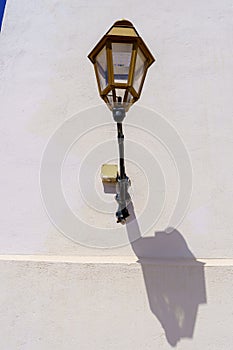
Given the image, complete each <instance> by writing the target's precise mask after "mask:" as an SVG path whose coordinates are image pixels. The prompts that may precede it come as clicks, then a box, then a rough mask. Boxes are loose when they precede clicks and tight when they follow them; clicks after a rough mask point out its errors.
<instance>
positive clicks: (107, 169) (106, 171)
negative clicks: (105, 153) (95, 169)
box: [101, 164, 118, 183]
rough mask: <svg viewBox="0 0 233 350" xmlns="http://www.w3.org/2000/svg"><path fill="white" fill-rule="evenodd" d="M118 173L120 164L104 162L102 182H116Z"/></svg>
mask: <svg viewBox="0 0 233 350" xmlns="http://www.w3.org/2000/svg"><path fill="white" fill-rule="evenodd" d="M117 175H118V166H117V165H116V164H103V165H102V167H101V179H102V182H108V183H109V182H110V183H116V182H117Z"/></svg>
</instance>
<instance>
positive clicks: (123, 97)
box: [107, 89, 133, 109]
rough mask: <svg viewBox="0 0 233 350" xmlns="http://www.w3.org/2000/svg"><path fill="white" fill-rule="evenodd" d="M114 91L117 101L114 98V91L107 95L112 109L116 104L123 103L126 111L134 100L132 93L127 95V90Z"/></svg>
mask: <svg viewBox="0 0 233 350" xmlns="http://www.w3.org/2000/svg"><path fill="white" fill-rule="evenodd" d="M114 91H115V94H114V95H116V98H115V99H114V98H113V91H110V92H109V93H108V95H107V97H108V101H109V105H110V107H114V105H115V104H116V103H121V104H122V106H124V107H125V108H126V109H127V108H129V106H130V104H131V103H132V100H133V96H132V95H131V93H130V92H128V93H127V92H126V89H114ZM119 97H120V99H119ZM110 109H111V108H110Z"/></svg>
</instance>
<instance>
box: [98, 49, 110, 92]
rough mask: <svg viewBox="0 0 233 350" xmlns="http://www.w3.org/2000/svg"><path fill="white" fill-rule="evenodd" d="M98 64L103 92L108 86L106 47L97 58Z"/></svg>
mask: <svg viewBox="0 0 233 350" xmlns="http://www.w3.org/2000/svg"><path fill="white" fill-rule="evenodd" d="M96 64H97V71H98V76H99V82H100V88H101V90H102V91H103V90H104V89H105V88H106V86H107V85H108V67H107V53H106V47H104V48H103V49H102V50H101V51H100V52H99V53H98V55H97V56H96Z"/></svg>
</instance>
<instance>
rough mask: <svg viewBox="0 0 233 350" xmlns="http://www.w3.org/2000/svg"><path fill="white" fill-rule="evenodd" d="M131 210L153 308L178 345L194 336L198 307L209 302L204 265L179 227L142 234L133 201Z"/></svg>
mask: <svg viewBox="0 0 233 350" xmlns="http://www.w3.org/2000/svg"><path fill="white" fill-rule="evenodd" d="M128 209H129V211H130V220H129V222H128V223H127V224H126V228H127V233H128V237H129V241H130V242H131V246H132V249H133V251H134V253H135V254H136V256H137V257H138V259H139V260H138V262H139V263H140V264H141V268H142V272H143V277H144V282H145V286H146V291H147V296H148V301H149V305H150V309H151V311H152V312H153V314H154V315H155V316H156V318H157V319H158V320H159V322H160V324H161V326H162V327H163V329H164V331H165V335H166V338H167V341H168V343H169V344H170V345H171V346H173V347H175V346H176V344H177V343H178V342H179V341H180V340H181V339H182V338H192V337H193V333H194V327H195V323H196V317H197V311H198V306H199V304H205V303H206V302H207V300H206V288H205V275H204V264H203V263H201V262H198V261H197V260H196V259H195V256H194V255H193V254H192V252H191V251H190V249H189V248H188V245H187V243H186V242H185V239H184V237H183V236H182V234H181V233H180V232H179V231H178V230H176V229H174V230H173V231H172V233H169V234H168V233H166V232H164V231H161V232H155V237H142V236H141V233H140V229H139V225H138V222H137V219H136V217H135V213H134V209H133V204H132V203H131V204H130V205H129V208H128ZM135 238H137V239H136V240H135Z"/></svg>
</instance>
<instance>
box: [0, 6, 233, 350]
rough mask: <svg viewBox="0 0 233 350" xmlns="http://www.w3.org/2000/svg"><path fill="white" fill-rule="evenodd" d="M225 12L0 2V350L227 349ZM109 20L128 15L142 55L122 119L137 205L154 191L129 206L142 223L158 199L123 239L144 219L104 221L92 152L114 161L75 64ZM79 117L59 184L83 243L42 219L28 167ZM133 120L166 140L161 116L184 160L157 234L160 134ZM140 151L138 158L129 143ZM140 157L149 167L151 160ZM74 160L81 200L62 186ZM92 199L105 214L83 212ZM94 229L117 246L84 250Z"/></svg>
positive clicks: (228, 50)
mask: <svg viewBox="0 0 233 350" xmlns="http://www.w3.org/2000/svg"><path fill="white" fill-rule="evenodd" d="M232 12H233V7H232V2H231V1H228V0H224V1H222V2H219V1H211V2H209V1H183V0H175V1H172V2H171V1H161V0H158V1H155V2H151V1H147V0H146V1H143V2H142V1H136V2H133V3H132V2H131V1H123V0H119V1H105V0H104V1H103V0H102V1H99V0H98V1H81V0H80V1H73V0H72V1H65V0H60V1H56V0H50V1H48V0H42V1H35V0H33V1H26V0H21V1H16V0H8V1H7V6H6V11H5V17H4V21H3V26H2V32H1V34H0V38H1V40H0V76H1V84H0V104H1V109H0V111H1V118H0V133H1V134H0V135H1V138H0V140H1V147H0V157H1V172H0V191H1V192H0V193H1V195H0V203H1V206H0V209H1V235H0V254H1V256H0V260H1V261H0V271H1V273H0V278H1V283H0V284H1V289H0V298H1V300H2V302H1V303H0V304H1V318H0V322H1V323H0V324H1V326H0V329H1V331H2V332H3V333H2V336H1V337H0V338H1V340H0V344H1V349H4V350H8V349H14V350H16V349H17V350H18V349H20V350H21V349H24V350H25V349H30V350H31V349H33V350H35V349H41V348H42V347H43V349H46V350H47V349H48V350H50V349H53V348H54V347H56V349H58V350H63V349H73V348H74V346H78V347H80V348H82V349H88V350H89V349H94V348H95V349H122V348H127V349H154V348H155V347H157V348H159V349H169V348H171V347H175V346H177V348H178V349H182V350H183V349H195V350H196V349H199V348H201V349H205V350H206V349H211V350H213V349H216V350H221V349H224V350H225V349H231V348H232V340H233V339H232V331H231V328H232V327H231V325H232V308H233V305H232V298H231V294H232V293H231V291H232V266H233V264H232V261H233V260H232V259H233V252H232V247H233V235H232V233H231V231H232V224H233V216H232V208H231V202H232V175H233V163H232V161H231V160H232V129H233V122H232V73H233V63H232V54H233V52H232V51H233V42H232V29H233V28H232ZM121 18H127V19H129V20H130V21H132V22H133V23H134V25H135V26H136V28H137V29H138V31H139V33H140V34H141V35H142V37H143V38H144V39H145V41H146V43H147V44H148V46H149V48H150V49H151V51H152V52H153V54H154V55H155V57H156V59H157V62H156V63H155V64H154V65H153V66H152V67H151V68H150V70H149V73H148V77H147V79H146V83H145V86H144V89H143V94H142V97H141V100H140V101H139V102H138V103H137V106H134V107H132V109H131V111H130V112H129V113H128V116H127V119H126V124H127V123H128V125H126V128H125V134H126V155H127V152H128V161H127V170H128V171H129V175H130V177H131V179H132V182H133V201H134V206H135V208H136V214H138V213H139V212H140V213H141V212H143V210H144V209H143V208H144V206H145V205H146V200H147V197H146V195H147V192H148V187H147V185H148V184H147V180H148V181H149V180H150V181H151V182H152V184H153V185H154V186H155V187H154V192H153V191H152V190H151V192H153V200H154V202H153V203H154V204H153V205H154V206H153V205H151V206H150V207H148V208H147V209H146V210H144V211H145V212H146V213H148V222H149V221H150V220H152V221H153V219H154V218H153V215H154V212H156V210H157V205H159V204H160V200H161V199H164V198H165V206H164V211H163V212H162V215H161V217H159V220H158V222H157V223H155V224H153V225H152V226H151V228H150V229H149V230H148V232H147V235H146V237H144V238H141V239H139V240H137V241H134V242H132V243H131V244H129V242H128V239H129V238H130V239H132V238H135V237H136V236H137V235H139V234H140V233H141V234H142V233H143V232H142V227H143V222H141V221H140V218H138V222H137V221H136V222H135V221H134V223H133V224H132V225H130V226H128V227H127V228H126V227H121V228H119V226H117V225H116V224H115V222H114V221H115V218H114V211H115V207H116V204H115V203H114V200H113V197H112V195H108V197H106V196H107V195H105V194H103V189H102V185H101V182H100V178H99V174H98V171H99V167H100V165H101V161H102V160H101V159H102V158H101V157H100V156H102V157H103V159H104V157H105V152H106V158H108V159H106V160H110V159H111V158H112V159H114V158H116V156H117V147H116V140H115V136H116V135H115V125H114V124H113V123H112V117H111V114H110V113H109V111H108V110H107V108H106V107H105V106H104V105H103V103H102V102H101V100H100V99H99V97H98V95H97V87H96V83H95V78H94V73H93V68H92V66H91V64H90V62H89V61H88V59H87V54H88V53H89V52H90V50H91V49H92V47H93V46H94V45H95V44H96V42H97V41H98V39H99V38H100V37H101V36H102V35H103V34H104V33H105V32H106V31H107V29H108V28H109V27H110V26H111V25H112V23H113V22H114V21H116V20H118V19H121ZM101 104H102V106H101ZM99 105H100V106H99ZM72 116H75V117H74V118H73V119H69V118H71V117H72ZM76 116H78V117H80V125H79V122H78V121H79V119H76ZM92 116H93V126H95V128H94V129H93V130H91V131H90V130H89V133H88V134H87V135H85V137H83V138H82V139H81V140H80V141H79V142H77V143H76V144H75V147H73V148H72V149H71V151H70V154H69V155H68V156H67V158H66V159H67V163H64V164H65V165H66V167H65V168H64V171H63V179H62V180H63V189H64V191H65V194H66V195H67V198H69V203H70V204H71V205H73V208H72V209H74V211H76V212H78V213H79V214H80V215H81V217H82V220H83V221H84V222H88V223H89V224H91V228H90V229H89V226H88V225H86V224H84V226H83V224H81V221H82V220H81V221H80V225H76V226H75V229H76V230H77V237H78V238H80V237H82V238H86V240H87V242H88V243H89V247H87V246H85V244H84V241H85V239H84V240H82V239H81V241H80V239H78V238H77V237H76V238H77V239H75V240H76V242H74V241H72V240H71V239H69V238H67V237H66V236H70V235H69V234H68V233H66V232H65V233H66V236H65V235H63V234H62V233H61V232H60V231H59V230H58V228H57V227H56V226H54V225H53V224H52V222H51V221H50V219H49V217H48V215H47V213H46V210H45V207H44V205H43V202H42V198H41V193H40V185H39V173H40V164H41V159H42V155H43V153H44V151H45V149H46V145H47V143H48V141H49V139H50V138H51V136H52V135H53V133H54V132H55V130H56V129H57V128H58V127H59V126H61V125H62V129H61V132H60V135H61V136H64V135H63V133H64V130H65V129H64V128H63V126H64V125H66V126H67V125H68V132H70V135H73V136H75V135H76V133H77V135H78V134H79V133H80V132H81V130H85V125H87V124H85V123H89V124H88V127H89V128H91V126H92V122H91V120H92V119H91V118H92ZM153 118H155V119H153ZM66 120H69V122H68V123H65V124H64V122H65V121H66ZM136 120H137V121H140V123H142V125H143V126H144V127H145V128H147V129H149V130H150V131H151V132H152V134H154V135H155V136H156V137H159V136H163V137H165V136H167V134H166V132H165V133H164V134H163V135H160V131H159V130H160V129H159V127H158V126H159V120H160V121H162V120H163V121H165V124H166V125H167V128H168V129H166V130H170V129H169V127H168V125H169V122H170V123H171V125H173V129H172V130H173V131H174V130H176V132H177V133H178V134H179V135H180V137H181V138H182V140H183V142H184V144H185V146H186V149H187V151H188V154H189V156H190V159H191V162H192V169H193V180H192V184H193V191H192V197H191V202H190V205H189V209H188V212H187V213H186V215H185V217H184V218H183V221H182V222H181V223H180V225H179V226H177V227H176V230H175V231H174V232H173V233H171V234H167V233H165V231H164V230H165V229H166V227H167V225H168V224H169V220H168V219H169V215H170V212H171V210H172V207H173V206H174V205H175V200H176V195H177V191H179V181H178V180H179V178H178V176H177V173H176V171H175V170H176V169H175V168H174V164H173V165H172V161H171V159H169V157H168V154H165V153H166V152H165V149H164V148H163V147H161V143H159V142H155V143H154V141H155V139H153V140H152V139H151V138H150V137H149V133H148V132H147V133H145V132H144V131H142V130H139V129H137V130H136V129H135V128H133V126H132V125H133V124H135V123H136ZM152 120H153V122H152ZM154 120H156V123H157V124H156V126H155V124H154ZM70 121H71V122H70ZM73 121H75V123H76V124H75V123H74V124H72V123H73ZM69 123H70V124H69ZM104 123H110V124H109V125H107V126H102V124H104ZM98 124H99V125H100V127H96V125H97V126H98ZM129 124H131V126H130V125H129ZM70 126H71V127H70ZM73 126H75V127H73ZM168 135H169V133H168ZM173 135H174V134H173ZM61 140H62V142H63V141H65V139H63V138H61ZM111 140H112V141H111ZM101 141H103V142H106V144H104V147H105V148H104V147H102V146H101ZM133 141H134V142H136V143H133ZM62 142H61V144H58V146H59V147H55V148H54V149H55V153H54V159H51V162H50V166H51V169H52V168H53V166H54V164H55V163H56V151H57V152H59V151H60V146H63V144H62ZM139 144H140V145H143V146H144V147H145V149H146V150H147V151H145V150H144V151H140V152H136V151H135V150H137V146H138V145H139ZM95 145H98V147H97V146H95ZM133 145H134V146H133ZM101 147H102V148H101ZM90 149H92V153H89V151H90ZM101 152H102V153H101ZM130 152H132V153H130ZM143 152H144V153H143ZM131 154H132V155H133V156H134V157H135V159H132V162H131V159H130V158H131ZM151 154H152V155H154V156H155V157H156V158H157V162H158V164H159V165H160V166H161V167H162V168H163V169H162V172H160V170H159V167H156V166H155V165H153V167H152V165H151V163H150V158H147V157H146V155H147V156H148V155H151ZM82 157H83V159H84V162H83V163H82ZM85 157H86V158H85ZM98 157H100V160H99V158H98ZM147 159H148V160H147ZM176 161H177V162H178V161H179V153H178V156H177V159H176ZM95 162H96V163H95ZM143 162H144V163H143ZM80 164H84V166H83V174H84V175H85V176H83V177H82V181H83V182H82V190H83V193H84V195H88V196H89V197H88V201H89V202H88V205H86V204H85V201H83V199H82V197H81V192H80V191H78V190H77V172H78V167H79V166H80ZM93 164H94V165H93ZM155 164H157V163H155ZM138 165H139V166H138ZM140 165H141V168H140ZM76 167H77V168H76ZM143 171H144V172H143ZM162 173H164V178H163V177H160V175H161V174H162ZM51 174H52V173H51ZM146 177H147V178H146ZM152 177H153V179H151V178H152ZM51 180H52V182H53V177H52V176H51ZM163 180H166V181H163ZM54 181H55V180H54ZM56 181H57V179H56ZM52 182H51V183H52ZM93 184H94V185H95V186H94V187H93V188H95V191H93V190H92V187H91V186H93ZM164 184H166V196H165V197H164V198H163V194H164V188H160V187H161V186H164ZM180 185H181V186H182V185H183V184H180ZM144 188H145V191H144ZM149 190H150V189H149ZM96 194H98V196H99V197H98V196H96ZM97 199H98V200H97ZM104 200H105V202H104ZM96 201H97V205H98V203H101V205H102V204H103V207H104V208H105V209H106V208H109V211H110V212H109V213H107V214H103V212H101V211H100V212H98V211H97V210H94V211H93V208H92V205H94V204H96ZM80 203H81V204H80ZM104 205H105V206H104ZM56 207H59V200H58V197H57V195H56V193H55V194H54V208H55V210H56ZM157 214H158V213H157ZM157 214H156V215H157ZM136 216H137V215H136ZM59 220H61V222H62V220H63V217H62V216H61V217H59ZM64 220H65V219H64ZM143 220H144V221H146V220H145V219H142V221H143ZM83 221H82V222H83ZM141 224H142V225H141ZM83 227H84V228H85V230H86V231H85V232H84V231H83ZM93 227H94V229H95V227H96V236H95V234H94V233H95V231H93ZM97 228H98V233H97ZM116 228H118V229H117V230H116ZM93 232H94V233H93ZM114 232H115V233H114ZM98 235H99V236H98ZM100 236H101V237H102V239H103V240H104V239H105V238H106V240H108V237H110V242H111V239H112V240H113V242H115V243H116V242H118V243H119V242H121V243H122V242H123V243H124V244H122V246H121V247H118V248H116V247H115V248H112V249H109V248H110V245H108V248H106V246H105V248H104V249H97V248H96V246H97V245H98V244H97V243H98V239H99V238H98V237H100ZM72 238H73V239H74V238H75V237H72ZM77 241H79V242H80V243H81V244H78V243H77ZM113 245H114V244H113ZM116 245H117V244H115V246H116ZM118 245H119V244H118ZM90 246H92V247H90ZM21 255H22V256H21ZM148 257H150V258H152V257H153V258H157V259H155V260H150V261H148V260H145V258H148ZM195 257H196V258H198V259H199V260H195ZM138 258H139V259H140V261H139V262H140V264H141V266H140V264H138V263H136V261H137V259H138ZM174 258H175V260H174ZM182 258H186V259H182ZM187 258H188V260H187ZM86 333H88V335H86ZM12 334H14V336H12ZM184 338H187V339H184ZM181 340H182V341H181Z"/></svg>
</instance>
